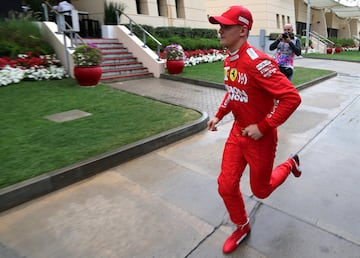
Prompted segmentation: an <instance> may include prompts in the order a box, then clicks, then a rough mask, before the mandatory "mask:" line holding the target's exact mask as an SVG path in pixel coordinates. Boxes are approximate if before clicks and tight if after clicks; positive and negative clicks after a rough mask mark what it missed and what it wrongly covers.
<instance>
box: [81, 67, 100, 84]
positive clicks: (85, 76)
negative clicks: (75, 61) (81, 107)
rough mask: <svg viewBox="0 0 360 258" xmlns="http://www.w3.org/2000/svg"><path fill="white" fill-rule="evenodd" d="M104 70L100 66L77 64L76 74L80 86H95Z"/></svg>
mask: <svg viewBox="0 0 360 258" xmlns="http://www.w3.org/2000/svg"><path fill="white" fill-rule="evenodd" d="M101 74H102V70H101V67H100V66H75V67H74V76H75V78H76V80H77V82H78V83H79V85H80V86H95V85H97V84H98V83H99V81H100V78H101Z"/></svg>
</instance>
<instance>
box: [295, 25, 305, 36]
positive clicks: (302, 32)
mask: <svg viewBox="0 0 360 258" xmlns="http://www.w3.org/2000/svg"><path fill="white" fill-rule="evenodd" d="M296 33H297V34H298V35H300V36H306V23H305V22H296Z"/></svg>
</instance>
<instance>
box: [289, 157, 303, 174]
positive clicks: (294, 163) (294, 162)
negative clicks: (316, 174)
mask: <svg viewBox="0 0 360 258" xmlns="http://www.w3.org/2000/svg"><path fill="white" fill-rule="evenodd" d="M288 161H289V162H290V164H291V173H293V175H294V176H295V177H300V176H301V168H300V160H299V156H298V155H297V154H295V155H291V156H290V158H289V159H288Z"/></svg>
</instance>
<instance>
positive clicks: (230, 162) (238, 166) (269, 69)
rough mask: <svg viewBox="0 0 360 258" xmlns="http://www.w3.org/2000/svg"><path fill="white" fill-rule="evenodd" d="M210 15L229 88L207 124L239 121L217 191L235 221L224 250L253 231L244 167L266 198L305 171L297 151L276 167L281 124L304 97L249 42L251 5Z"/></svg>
mask: <svg viewBox="0 0 360 258" xmlns="http://www.w3.org/2000/svg"><path fill="white" fill-rule="evenodd" d="M208 19H209V22H210V23H212V24H219V25H220V29H219V34H220V43H221V45H222V46H224V47H226V48H227V49H228V52H229V54H228V56H227V58H226V59H225V60H224V83H225V88H226V90H227V91H226V93H225V96H224V98H223V100H222V102H221V104H220V106H219V108H218V111H217V113H216V114H215V116H214V117H213V118H212V119H210V120H209V121H208V129H209V130H210V131H217V124H218V123H219V122H220V121H221V119H222V118H223V117H224V116H225V115H227V114H228V113H230V112H232V114H233V116H234V123H233V126H232V129H231V131H230V133H229V136H228V138H227V140H226V143H225V147H224V151H223V157H222V164H221V172H220V174H219V176H218V192H219V194H220V196H221V197H222V199H223V201H224V204H225V206H226V209H227V211H228V212H229V216H230V219H231V221H232V222H233V223H234V224H235V225H236V230H235V231H234V232H233V233H232V234H231V235H230V236H229V237H228V238H227V239H226V241H225V243H224V245H223V252H224V253H230V252H232V251H234V250H235V249H236V247H237V246H238V245H239V243H240V242H241V241H242V240H243V239H244V238H245V237H246V236H247V235H248V233H249V232H250V223H249V221H250V220H249V218H248V215H247V212H246V209H245V203H244V200H243V198H242V194H241V191H240V180H241V176H242V174H243V172H244V169H245V167H246V166H247V165H249V167H250V186H251V190H252V192H253V194H254V195H255V196H256V197H258V198H261V199H262V198H266V197H268V196H269V195H270V194H271V193H272V192H273V191H274V190H275V189H276V188H277V187H278V186H279V185H281V184H282V183H283V182H284V181H285V179H286V178H287V177H288V175H289V174H290V173H292V174H293V175H294V176H295V177H299V176H300V175H301V170H300V161H299V156H298V155H297V154H294V155H291V156H290V158H289V159H287V160H286V161H285V162H283V163H281V164H279V165H278V166H277V167H276V168H275V169H273V165H274V159H275V152H276V146H277V127H278V126H280V125H281V124H282V123H284V122H285V121H286V120H287V119H288V117H289V116H290V115H291V114H292V113H293V112H294V111H295V110H296V108H297V107H298V106H299V105H300V102H301V98H300V96H299V94H298V92H297V90H296V89H295V87H294V86H293V84H292V83H291V82H290V81H289V80H288V79H287V78H286V77H285V76H284V74H282V73H281V72H280V70H279V67H278V66H277V64H276V62H275V60H273V59H272V58H271V57H269V56H268V55H266V54H265V53H263V52H261V51H259V50H258V49H256V48H254V47H252V46H251V45H250V44H249V43H248V40H247V39H248V35H249V31H250V30H251V28H252V25H253V19H252V15H251V12H250V11H249V10H248V9H247V8H245V7H243V6H231V7H230V8H229V9H228V10H227V11H226V12H224V13H223V14H222V15H221V16H209V18H208ZM275 100H278V101H275Z"/></svg>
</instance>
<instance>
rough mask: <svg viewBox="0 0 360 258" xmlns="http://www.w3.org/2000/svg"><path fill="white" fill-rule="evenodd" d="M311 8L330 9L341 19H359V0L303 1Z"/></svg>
mask: <svg viewBox="0 0 360 258" xmlns="http://www.w3.org/2000/svg"><path fill="white" fill-rule="evenodd" d="M304 2H305V3H306V4H307V3H308V2H309V3H310V6H311V7H312V8H316V9H330V10H331V11H332V12H333V13H335V14H336V15H337V16H339V17H341V18H353V19H358V18H360V0H304Z"/></svg>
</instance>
